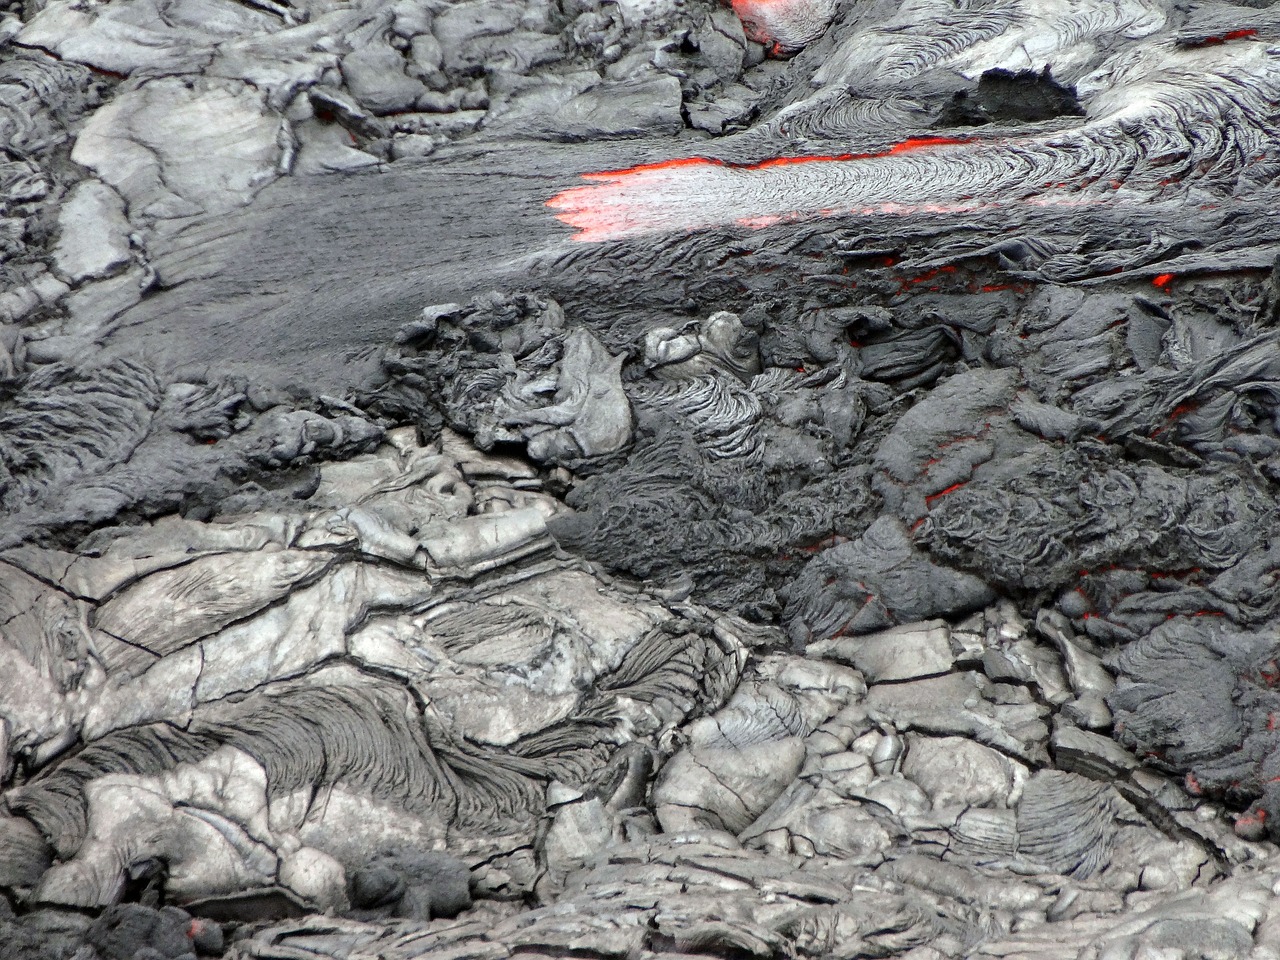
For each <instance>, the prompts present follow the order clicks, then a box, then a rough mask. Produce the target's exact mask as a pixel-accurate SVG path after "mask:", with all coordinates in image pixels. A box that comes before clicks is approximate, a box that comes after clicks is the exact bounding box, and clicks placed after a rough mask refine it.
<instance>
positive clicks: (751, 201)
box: [546, 51, 1280, 242]
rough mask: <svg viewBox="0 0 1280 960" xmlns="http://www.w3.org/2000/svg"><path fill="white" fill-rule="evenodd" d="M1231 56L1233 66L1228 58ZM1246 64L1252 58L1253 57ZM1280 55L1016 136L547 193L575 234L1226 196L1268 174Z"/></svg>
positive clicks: (614, 235)
mask: <svg viewBox="0 0 1280 960" xmlns="http://www.w3.org/2000/svg"><path fill="white" fill-rule="evenodd" d="M1224 68H1225V69H1224ZM1242 68H1243V69H1242ZM1278 79H1280V78H1278V76H1277V70H1276V64H1275V63H1274V62H1273V61H1272V59H1271V58H1270V56H1268V55H1266V54H1265V53H1263V52H1262V51H1249V53H1248V54H1246V55H1245V56H1244V57H1243V59H1239V60H1233V62H1231V63H1230V64H1224V63H1220V62H1217V61H1204V62H1197V61H1191V60H1187V62H1184V63H1181V64H1179V65H1177V66H1176V67H1174V68H1170V69H1167V70H1163V71H1161V74H1160V75H1159V76H1158V77H1155V78H1152V79H1151V80H1149V81H1148V82H1147V83H1141V82H1139V83H1137V84H1136V85H1135V86H1134V87H1133V88H1132V89H1130V90H1129V91H1128V92H1127V95H1126V96H1125V97H1124V98H1123V99H1122V100H1119V101H1118V102H1116V103H1115V104H1114V106H1113V107H1112V109H1110V110H1108V111H1107V112H1106V114H1105V115H1104V116H1102V117H1100V118H1099V119H1097V120H1094V121H1092V122H1089V123H1086V124H1084V125H1083V126H1081V127H1079V128H1077V129H1075V130H1071V131H1064V132H1059V133H1046V134H1041V135H1038V136H1028V137H1021V138H1017V139H1007V140H1000V141H996V140H986V141H983V140H976V139H971V140H957V139H954V138H925V139H915V140H906V141H904V142H903V143H900V144H898V145H896V146H894V147H892V148H891V149H889V150H886V151H883V152H881V153H875V154H841V155H835V156H816V157H779V158H775V159H771V160H766V161H763V162H761V163H756V164H751V165H734V164H730V163H727V162H725V161H722V160H714V159H707V158H701V157H686V158H681V159H675V160H670V161H666V162H662V163H655V164H647V165H642V166H637V167H632V168H630V169H625V170H613V171H605V172H599V173H589V174H584V175H583V179H584V180H587V181H590V183H589V185H587V186H581V187H573V188H570V189H568V190H565V191H562V192H561V193H559V194H557V195H556V196H554V197H552V198H551V199H550V200H548V201H547V204H546V205H547V206H548V207H550V208H551V209H552V210H555V211H557V212H556V218H557V219H558V220H560V221H562V222H563V223H566V224H568V225H569V226H572V227H575V228H577V230H578V232H577V233H576V234H575V235H574V236H573V239H574V240H577V241H583V242H588V241H601V240H611V239H619V238H623V237H631V236H637V235H641V234H649V233H664V232H680V231H692V230H700V229H707V228H713V227H724V226H730V225H735V224H736V225H738V226H742V227H748V228H752V229H759V228H762V227H767V226H772V225H774V224H777V223H784V222H789V221H793V220H800V219H807V218H812V217H829V216H842V215H844V216H850V215H852V216H859V215H861V216H867V215H875V214H888V215H904V214H913V213H963V212H972V211H975V210H982V209H994V208H998V207H1001V206H1004V205H1006V204H1011V203H1021V204H1028V205H1033V206H1044V207H1068V206H1082V205H1091V204H1095V203H1102V202H1111V201H1110V198H1111V197H1114V196H1115V193H1114V191H1119V190H1121V189H1122V188H1123V189H1124V190H1125V191H1126V194H1125V198H1126V199H1135V200H1153V199H1161V198H1167V199H1175V198H1179V199H1185V198H1186V196H1187V192H1188V190H1190V189H1191V188H1193V187H1195V188H1199V191H1201V192H1203V191H1205V190H1208V191H1211V192H1212V193H1213V194H1215V195H1217V196H1221V197H1223V198H1224V199H1225V198H1228V197H1236V196H1240V195H1242V194H1251V193H1254V192H1255V191H1256V189H1257V188H1259V187H1261V188H1263V189H1265V188H1266V186H1267V185H1268V183H1269V179H1270V178H1269V177H1268V176H1267V170H1268V169H1270V167H1271V166H1272V164H1271V163H1269V162H1268V161H1274V159H1275V157H1274V155H1273V154H1272V152H1271V149H1270V147H1269V144H1270V143H1271V142H1274V136H1275V133H1276V131H1275V130H1274V129H1273V121H1271V120H1270V119H1269V114H1268V109H1267V104H1268V103H1270V102H1271V101H1272V99H1274V96H1275V92H1276V88H1277V86H1280V82H1278Z"/></svg>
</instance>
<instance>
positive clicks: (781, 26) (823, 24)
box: [731, 0, 836, 57]
mask: <svg viewBox="0 0 1280 960" xmlns="http://www.w3.org/2000/svg"><path fill="white" fill-rule="evenodd" d="M731 2H732V6H733V12H734V13H736V14H737V15H738V19H739V20H741V21H742V29H743V32H744V33H746V35H747V39H748V40H754V41H755V42H756V43H762V44H764V45H765V47H766V48H768V50H769V52H770V53H771V54H773V56H775V57H779V56H788V55H790V54H793V53H796V52H797V51H800V50H803V49H804V48H805V46H806V45H808V44H810V43H812V42H813V41H814V40H817V39H818V38H819V37H820V36H822V34H823V32H824V31H825V30H826V29H827V27H828V26H830V24H831V21H832V20H833V19H834V18H835V15H836V0H731Z"/></svg>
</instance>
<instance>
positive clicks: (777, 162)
mask: <svg viewBox="0 0 1280 960" xmlns="http://www.w3.org/2000/svg"><path fill="white" fill-rule="evenodd" d="M972 142H973V140H972V138H969V137H912V138H911V139H909V140H903V141H902V142H901V143H895V144H894V145H893V146H892V147H890V148H889V149H888V150H881V151H880V152H878V153H839V154H822V155H818V156H809V157H773V158H772V159H769V160H761V161H759V162H758V163H730V162H729V161H727V160H717V159H715V158H713V157H680V158H679V159H677V160H660V161H658V162H657V163H642V164H639V165H637V166H634V167H625V168H623V169H621V170H601V171H599V172H597V173H584V174H582V179H583V180H617V179H620V178H622V177H629V176H631V175H633V174H636V173H649V172H650V171H653V170H675V169H678V168H680V167H728V168H730V169H733V170H768V169H769V168H770V167H789V166H794V165H797V164H801V163H844V162H846V161H849V160H878V159H879V158H881V157H893V156H897V155H898V154H900V153H911V152H912V151H913V150H925V149H927V148H929V147H952V146H956V145H957V144H965V143H972ZM563 195H564V194H556V196H555V197H552V198H551V199H550V200H548V201H547V206H551V205H552V204H553V203H554V201H555V200H556V199H557V198H558V197H561V196H563Z"/></svg>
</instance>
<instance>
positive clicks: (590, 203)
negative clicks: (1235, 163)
mask: <svg viewBox="0 0 1280 960" xmlns="http://www.w3.org/2000/svg"><path fill="white" fill-rule="evenodd" d="M973 142H974V140H973V138H968V137H912V138H910V139H907V140H904V141H902V142H901V143H897V144H894V145H893V146H892V147H889V148H888V149H886V150H881V151H878V152H875V153H843V154H834V155H823V156H799V157H773V158H771V159H767V160H761V161H759V162H757V163H746V164H744V163H730V162H729V161H727V160H720V159H715V158H711V157H680V158H676V159H672V160H663V161H660V162H657V163H645V164H639V165H637V166H633V167H626V168H623V169H618V170H601V171H596V172H592V173H584V174H582V179H583V180H586V181H588V182H589V183H590V184H591V185H590V186H581V187H571V188H569V189H567V190H563V191H561V192H560V193H557V194H556V195H555V196H554V197H552V198H551V199H550V200H548V201H546V206H548V207H550V208H552V209H553V210H556V211H558V212H557V213H556V215H555V216H556V219H557V220H560V221H561V222H562V223H566V224H568V225H569V226H571V227H576V228H577V229H578V232H577V233H576V234H574V236H573V239H575V240H579V241H595V240H604V239H612V238H615V237H619V236H624V235H627V234H633V233H639V232H649V231H651V230H657V231H663V230H671V229H681V228H682V227H683V228H684V229H697V228H698V226H700V225H701V224H698V223H697V222H696V221H695V220H693V218H692V215H691V216H690V217H688V218H684V220H685V222H684V223H683V224H681V223H680V222H679V221H680V220H681V219H682V218H681V217H680V216H679V215H674V216H673V215H670V214H665V215H664V214H663V213H662V212H661V206H662V204H661V199H660V198H661V197H662V196H663V195H664V194H665V192H666V191H667V190H668V189H669V188H675V191H676V195H678V194H679V193H680V191H681V190H683V191H684V192H685V196H684V197H683V198H682V199H677V197H676V196H674V195H673V198H672V199H673V201H674V202H675V204H676V206H675V207H674V208H673V209H678V208H679V206H680V205H681V203H687V202H691V198H692V199H693V200H694V201H695V205H696V203H697V202H700V199H701V198H702V197H703V196H705V195H707V194H708V193H713V192H714V190H715V189H716V187H715V186H712V185H708V184H705V183H704V184H701V185H696V186H695V184H697V181H698V178H699V177H701V178H704V179H705V178H706V177H708V176H714V172H715V171H723V172H724V174H726V175H730V176H732V175H733V174H742V175H752V174H760V173H762V172H764V171H772V170H775V169H777V168H781V167H796V166H802V165H805V164H815V163H849V162H859V161H873V160H878V159H883V158H887V157H894V156H900V155H902V154H907V153H912V152H915V151H926V150H931V149H936V148H940V147H954V146H962V145H965V144H969V143H973ZM686 178H687V179H686ZM682 181H683V182H682ZM917 209H919V210H921V211H927V212H936V213H944V212H954V211H957V210H961V209H966V210H967V209H971V207H970V206H966V205H964V204H961V205H958V206H957V205H948V204H925V205H922V206H919V207H912V206H910V205H904V204H901V203H897V202H881V203H879V204H878V205H874V206H873V207H872V208H868V210H867V212H873V210H875V211H877V212H880V213H906V212H915V210H917ZM840 212H854V211H852V210H850V211H843V209H841V210H837V209H834V208H833V209H814V210H809V209H807V208H805V209H803V210H794V211H786V210H781V211H765V210H762V211H759V212H757V213H752V212H750V211H745V212H744V214H743V215H742V216H740V217H738V218H735V219H728V220H721V219H719V218H718V216H721V215H718V216H717V219H715V220H713V221H708V222H707V223H706V224H705V225H706V226H712V225H715V224H717V223H732V222H736V223H737V224H738V225H739V226H744V227H749V228H752V229H760V228H762V227H768V226H772V225H774V224H777V223H783V222H788V221H791V220H799V219H804V218H806V217H809V216H812V215H815V214H816V215H819V216H832V215H836V214H838V213H840ZM646 221H649V223H650V224H651V225H649V226H645V222H646ZM664 221H665V223H666V224H667V225H666V226H664V225H662V224H663V222H664Z"/></svg>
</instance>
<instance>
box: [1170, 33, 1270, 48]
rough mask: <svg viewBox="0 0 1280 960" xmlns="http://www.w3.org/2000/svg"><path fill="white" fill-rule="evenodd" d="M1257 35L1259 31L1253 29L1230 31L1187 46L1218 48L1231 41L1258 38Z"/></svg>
mask: <svg viewBox="0 0 1280 960" xmlns="http://www.w3.org/2000/svg"><path fill="white" fill-rule="evenodd" d="M1257 35H1258V31H1257V30H1252V29H1250V30H1230V31H1228V32H1227V33H1224V34H1220V35H1219V36H1216V37H1205V38H1204V39H1202V40H1197V41H1195V42H1194V43H1189V44H1187V46H1189V47H1216V46H1218V45H1219V44H1222V43H1227V42H1229V41H1231V40H1245V39H1247V38H1249V37H1256V36H1257Z"/></svg>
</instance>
